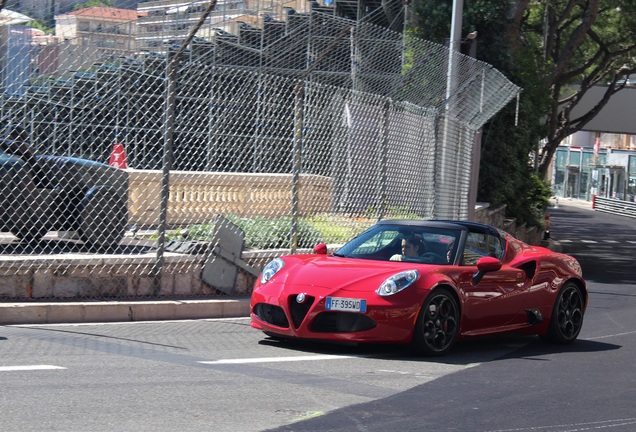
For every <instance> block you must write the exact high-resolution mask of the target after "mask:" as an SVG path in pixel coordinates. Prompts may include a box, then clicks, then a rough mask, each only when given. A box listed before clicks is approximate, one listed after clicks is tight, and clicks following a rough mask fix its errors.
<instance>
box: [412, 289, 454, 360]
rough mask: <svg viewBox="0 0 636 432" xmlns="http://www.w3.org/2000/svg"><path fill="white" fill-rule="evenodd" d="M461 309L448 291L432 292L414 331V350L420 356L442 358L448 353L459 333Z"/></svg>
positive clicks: (438, 290) (421, 310)
mask: <svg viewBox="0 0 636 432" xmlns="http://www.w3.org/2000/svg"><path fill="white" fill-rule="evenodd" d="M459 320H460V314H459V307H458V305H457V301H456V300H455V297H454V296H453V295H452V294H451V293H450V292H449V291H448V290H446V289H443V288H439V289H435V290H433V291H431V293H430V294H429V295H428V297H427V298H426V301H425V302H424V306H422V308H421V309H420V313H419V315H418V317H417V321H416V323H415V328H414V330H413V348H414V349H415V351H416V352H418V353H419V354H424V355H427V356H442V355H445V354H446V353H448V352H449V351H450V350H451V348H452V347H453V345H454V344H455V341H456V340H457V335H458V333H459Z"/></svg>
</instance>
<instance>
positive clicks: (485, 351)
mask: <svg viewBox="0 0 636 432" xmlns="http://www.w3.org/2000/svg"><path fill="white" fill-rule="evenodd" d="M259 344H261V345H267V346H273V347H280V348H282V349H286V350H291V351H296V352H303V353H311V354H328V355H350V356H357V357H369V358H374V359H378V360H398V361H404V360H408V361H421V362H426V363H440V364H448V365H470V364H474V363H487V362H493V361H499V360H506V359H522V358H538V357H544V356H549V355H552V354H560V353H583V352H603V351H611V350H616V349H619V348H621V346H620V345H614V344H608V343H604V342H597V341H590V340H576V341H575V342H573V343H571V344H568V345H558V344H549V343H545V342H542V341H541V340H540V339H539V338H538V337H537V336H523V335H521V336H520V335H499V336H484V337H479V338H473V339H467V340H463V341H460V342H458V343H457V344H456V345H455V346H454V347H453V349H452V350H451V352H449V353H448V354H447V355H445V356H442V357H427V356H422V355H419V354H417V353H415V352H414V351H413V349H412V348H411V347H410V346H409V345H394V344H343V343H328V342H322V341H319V342H316V341H307V340H292V339H272V338H269V337H268V338H265V339H263V340H261V341H259ZM544 360H549V359H544Z"/></svg>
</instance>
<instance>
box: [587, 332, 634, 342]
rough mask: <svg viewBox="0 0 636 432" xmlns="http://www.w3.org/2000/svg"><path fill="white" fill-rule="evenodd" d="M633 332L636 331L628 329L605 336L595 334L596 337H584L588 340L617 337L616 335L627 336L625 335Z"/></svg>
mask: <svg viewBox="0 0 636 432" xmlns="http://www.w3.org/2000/svg"><path fill="white" fill-rule="evenodd" d="M634 333H636V331H630V332H624V333H616V334H611V335H605V336H597V337H593V338H586V339H589V340H597V339H607V338H611V337H617V336H627V335H631V334H634Z"/></svg>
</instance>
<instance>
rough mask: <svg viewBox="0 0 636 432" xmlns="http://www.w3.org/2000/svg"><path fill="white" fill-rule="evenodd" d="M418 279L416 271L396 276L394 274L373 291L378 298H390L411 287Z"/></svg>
mask: <svg viewBox="0 0 636 432" xmlns="http://www.w3.org/2000/svg"><path fill="white" fill-rule="evenodd" d="M419 277H420V272H418V271H417V270H407V271H403V272H400V273H397V274H394V275H393V276H391V277H390V278H388V279H387V280H385V281H384V282H382V284H381V285H380V287H379V288H378V289H377V290H376V291H375V292H376V294H377V295H379V296H383V297H384V296H390V295H393V294H396V293H399V292H400V291H402V290H403V289H404V288H406V287H408V286H409V285H411V284H412V283H413V282H415V281H416V280H418V279H419Z"/></svg>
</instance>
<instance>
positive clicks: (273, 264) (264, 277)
mask: <svg viewBox="0 0 636 432" xmlns="http://www.w3.org/2000/svg"><path fill="white" fill-rule="evenodd" d="M283 267H285V261H283V260H282V259H280V258H274V259H273V260H272V261H270V262H269V263H267V265H266V266H265V268H263V272H262V273H261V284H264V283H265V282H267V281H268V280H270V279H271V278H272V277H274V275H275V274H276V273H278V272H279V271H280V269H282V268H283Z"/></svg>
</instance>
